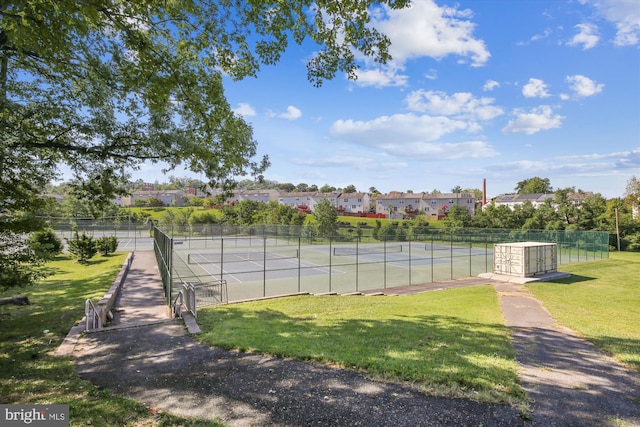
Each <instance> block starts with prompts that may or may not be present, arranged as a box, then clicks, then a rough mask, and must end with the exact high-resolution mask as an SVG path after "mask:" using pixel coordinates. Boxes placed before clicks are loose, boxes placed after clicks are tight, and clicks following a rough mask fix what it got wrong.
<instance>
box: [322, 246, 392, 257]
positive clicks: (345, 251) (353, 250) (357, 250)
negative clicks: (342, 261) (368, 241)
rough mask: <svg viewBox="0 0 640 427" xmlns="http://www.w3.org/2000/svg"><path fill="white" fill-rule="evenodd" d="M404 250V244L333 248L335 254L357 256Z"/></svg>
mask: <svg viewBox="0 0 640 427" xmlns="http://www.w3.org/2000/svg"><path fill="white" fill-rule="evenodd" d="M395 252H402V245H389V246H386V247H385V246H375V247H366V246H358V247H344V248H340V247H336V248H333V255H334V256H356V255H371V254H385V253H395Z"/></svg>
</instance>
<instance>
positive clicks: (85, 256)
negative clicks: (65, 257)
mask: <svg viewBox="0 0 640 427" xmlns="http://www.w3.org/2000/svg"><path fill="white" fill-rule="evenodd" d="M67 249H68V250H69V253H70V254H71V255H73V256H74V258H76V259H77V260H78V262H79V263H85V262H87V261H88V260H90V259H91V258H93V257H94V256H95V255H96V254H97V253H98V247H97V245H96V241H95V240H94V239H93V237H91V236H87V234H86V233H85V232H84V231H83V232H82V234H78V230H76V231H75V235H74V237H73V238H72V239H67Z"/></svg>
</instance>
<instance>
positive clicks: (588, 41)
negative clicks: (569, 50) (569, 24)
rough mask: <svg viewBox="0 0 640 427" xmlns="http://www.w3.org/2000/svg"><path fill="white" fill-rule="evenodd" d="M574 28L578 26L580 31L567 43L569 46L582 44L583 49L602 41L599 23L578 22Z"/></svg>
mask: <svg viewBox="0 0 640 427" xmlns="http://www.w3.org/2000/svg"><path fill="white" fill-rule="evenodd" d="M574 28H577V29H578V30H579V32H578V34H576V35H575V36H573V38H572V39H571V41H569V42H568V43H567V44H568V45H569V46H578V45H582V50H587V49H591V48H592V47H595V46H596V45H597V44H598V42H599V41H600V36H598V34H597V33H598V26H597V25H594V24H588V23H587V24H578V25H576V26H575V27H574Z"/></svg>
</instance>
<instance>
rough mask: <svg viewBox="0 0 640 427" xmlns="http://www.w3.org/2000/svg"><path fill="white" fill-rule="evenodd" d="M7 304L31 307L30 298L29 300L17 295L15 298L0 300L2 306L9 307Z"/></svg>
mask: <svg viewBox="0 0 640 427" xmlns="http://www.w3.org/2000/svg"><path fill="white" fill-rule="evenodd" d="M7 304H13V305H29V304H31V303H30V302H29V298H27V297H26V296H25V295H17V296H15V297H7V298H0V305H7Z"/></svg>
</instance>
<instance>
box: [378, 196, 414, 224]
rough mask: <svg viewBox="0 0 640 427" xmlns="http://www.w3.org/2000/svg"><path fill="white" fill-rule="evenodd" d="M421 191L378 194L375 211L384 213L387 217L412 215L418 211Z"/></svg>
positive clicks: (394, 217)
mask: <svg viewBox="0 0 640 427" xmlns="http://www.w3.org/2000/svg"><path fill="white" fill-rule="evenodd" d="M422 197H423V193H402V192H399V191H392V192H391V193H389V194H378V197H377V199H376V213H377V214H383V215H386V217H387V218H389V219H402V218H407V217H413V216H415V215H417V214H419V213H420V208H421V206H422Z"/></svg>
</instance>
